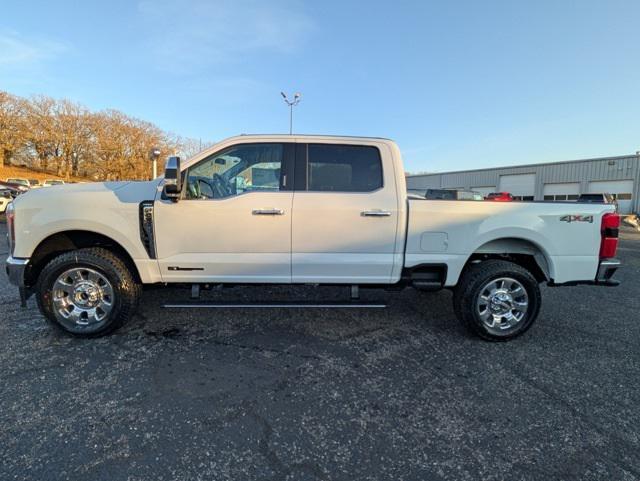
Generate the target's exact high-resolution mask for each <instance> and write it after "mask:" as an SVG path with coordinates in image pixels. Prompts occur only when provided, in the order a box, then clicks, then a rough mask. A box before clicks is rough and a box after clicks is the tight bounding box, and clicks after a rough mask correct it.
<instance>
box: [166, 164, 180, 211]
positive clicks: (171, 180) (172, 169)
mask: <svg viewBox="0 0 640 481" xmlns="http://www.w3.org/2000/svg"><path fill="white" fill-rule="evenodd" d="M163 190H164V195H165V196H167V197H168V198H169V199H171V200H172V201H173V202H178V199H179V198H180V193H181V192H182V173H181V172H180V157H169V158H168V159H167V164H166V165H165V168H164V189H163Z"/></svg>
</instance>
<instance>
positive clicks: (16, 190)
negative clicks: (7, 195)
mask: <svg viewBox="0 0 640 481" xmlns="http://www.w3.org/2000/svg"><path fill="white" fill-rule="evenodd" d="M0 188H1V189H7V190H10V191H11V195H12V196H13V197H15V196H16V195H18V194H23V193H24V192H27V191H28V190H29V187H27V186H25V185H22V184H12V183H9V182H3V181H0Z"/></svg>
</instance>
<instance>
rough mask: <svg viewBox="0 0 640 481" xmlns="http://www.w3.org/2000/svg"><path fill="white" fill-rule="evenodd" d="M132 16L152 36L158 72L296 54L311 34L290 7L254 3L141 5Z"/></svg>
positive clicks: (165, 1)
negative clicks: (139, 18)
mask: <svg viewBox="0 0 640 481" xmlns="http://www.w3.org/2000/svg"><path fill="white" fill-rule="evenodd" d="M138 10H139V12H140V14H141V15H142V17H143V21H144V22H145V23H146V24H147V30H151V31H153V32H155V33H154V34H152V35H151V38H150V47H151V50H152V52H153V53H154V54H155V56H156V58H157V59H158V61H159V62H160V63H161V65H159V66H158V67H160V68H161V69H163V70H166V69H170V70H172V71H176V70H180V69H186V70H193V69H198V67H199V66H200V67H207V66H211V65H215V64H218V63H227V62H235V61H239V60H242V59H243V58H245V57H246V56H247V55H249V54H266V53H279V54H289V53H292V52H295V51H297V50H298V49H299V48H300V47H301V45H302V44H303V43H304V42H305V40H306V38H307V37H308V36H309V35H310V34H311V33H312V32H313V30H314V25H313V22H312V20H311V18H310V17H309V16H308V15H307V14H306V13H304V11H302V9H301V8H300V7H299V6H298V4H296V3H292V2H287V1H286V0H285V1H284V2H283V1H269V2H264V1H256V0H235V1H234V0H218V1H214V2H212V1H207V0H195V1H192V2H189V3H188V5H187V6H185V2H184V1H180V0H160V1H150V0H149V1H147V0H145V1H142V2H140V3H139V4H138Z"/></svg>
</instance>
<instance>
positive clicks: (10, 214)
mask: <svg viewBox="0 0 640 481" xmlns="http://www.w3.org/2000/svg"><path fill="white" fill-rule="evenodd" d="M5 215H6V217H7V231H8V232H9V233H8V234H7V237H8V239H9V254H10V255H13V251H14V249H15V247H16V211H15V208H14V207H13V203H11V204H9V205H8V206H7V210H6V211H5Z"/></svg>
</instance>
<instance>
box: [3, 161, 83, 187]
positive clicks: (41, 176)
mask: <svg viewBox="0 0 640 481" xmlns="http://www.w3.org/2000/svg"><path fill="white" fill-rule="evenodd" d="M9 178H20V179H38V180H39V181H40V182H41V183H42V181H44V180H45V179H60V180H64V181H67V179H66V178H65V177H60V176H57V175H53V174H50V173H47V172H39V171H36V170H31V169H27V168H24V167H15V166H13V165H11V166H4V167H0V180H2V181H6V180H7V179H9ZM69 180H70V181H76V182H78V181H87V179H83V178H81V177H71V178H70V179H69Z"/></svg>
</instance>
